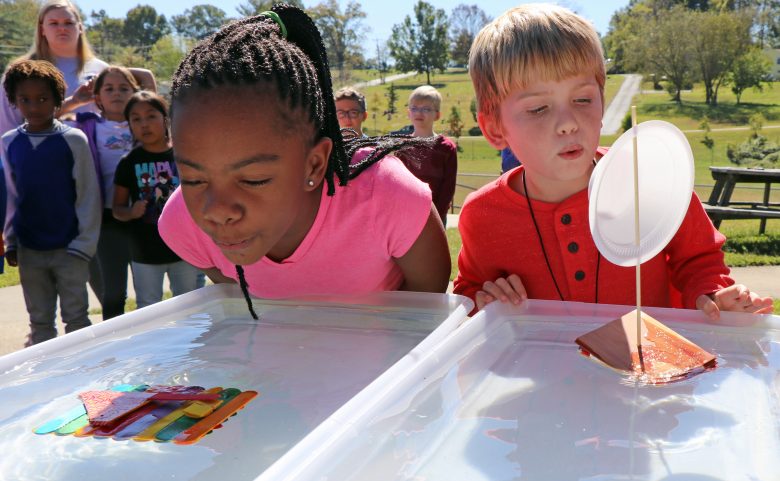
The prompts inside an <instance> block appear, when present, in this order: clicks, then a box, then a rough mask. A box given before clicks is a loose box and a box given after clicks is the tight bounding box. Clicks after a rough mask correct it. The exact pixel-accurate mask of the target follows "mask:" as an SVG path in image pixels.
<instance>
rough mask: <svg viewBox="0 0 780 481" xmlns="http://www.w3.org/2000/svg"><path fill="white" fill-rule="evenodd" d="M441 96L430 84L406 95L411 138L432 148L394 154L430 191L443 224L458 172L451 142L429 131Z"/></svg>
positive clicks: (439, 105)
mask: <svg viewBox="0 0 780 481" xmlns="http://www.w3.org/2000/svg"><path fill="white" fill-rule="evenodd" d="M440 109H441V94H440V93H439V91H438V90H436V89H435V88H433V87H431V86H430V85H423V86H422V87H417V88H416V89H415V90H414V91H413V92H412V93H411V95H409V104H408V112H409V120H410V121H411V122H412V126H413V127H414V132H412V137H433V138H434V145H433V149H422V148H418V149H408V150H406V151H404V152H398V153H397V154H396V155H397V156H398V158H400V159H401V160H402V161H403V163H404V164H405V165H406V167H407V168H408V169H409V170H410V171H411V172H412V173H413V174H414V175H415V177H417V178H418V179H420V180H422V181H423V182H425V183H426V184H428V186H429V187H430V188H431V193H432V194H433V204H434V205H435V206H436V211H437V212H438V213H439V217H441V221H442V223H443V224H444V225H445V226H446V225H447V210H448V209H449V207H450V204H451V203H452V197H453V195H454V194H455V177H456V175H457V173H458V149H457V147H456V146H455V143H454V142H453V141H452V140H450V139H448V138H447V137H445V136H443V135H437V134H436V133H435V132H434V131H433V124H434V122H436V121H437V120H439V118H441V111H440Z"/></svg>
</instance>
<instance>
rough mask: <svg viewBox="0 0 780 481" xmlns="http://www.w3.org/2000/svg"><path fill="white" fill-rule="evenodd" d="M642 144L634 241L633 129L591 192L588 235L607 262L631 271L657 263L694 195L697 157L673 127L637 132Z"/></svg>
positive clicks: (596, 175) (600, 169) (653, 125)
mask: <svg viewBox="0 0 780 481" xmlns="http://www.w3.org/2000/svg"><path fill="white" fill-rule="evenodd" d="M636 129H637V136H638V138H639V141H638V143H637V147H638V152H637V154H638V160H639V219H640V234H641V236H640V237H641V241H640V244H639V246H637V245H636V244H635V239H634V187H633V185H632V182H631V179H632V178H633V176H634V166H633V155H634V153H633V132H632V131H633V129H632V130H628V131H626V132H625V133H624V134H623V135H621V136H620V138H618V139H617V141H615V143H614V144H613V145H612V147H611V148H610V149H609V152H607V154H606V155H605V156H604V157H603V158H602V159H601V160H600V161H599V163H598V164H597V165H596V168H595V169H594V170H593V174H592V175H591V177H590V185H589V186H588V197H589V207H590V209H589V220H590V233H591V235H592V236H593V241H594V242H595V243H596V247H597V248H598V250H599V252H601V254H602V255H603V256H604V258H605V259H607V260H609V261H610V262H611V263H613V264H617V265H619V266H625V267H628V266H633V265H635V264H636V260H637V257H638V258H639V259H640V261H641V262H645V261H647V260H650V259H652V258H653V257H655V256H656V255H657V254H658V253H659V252H661V250H662V249H663V248H664V247H666V245H667V244H668V243H669V241H670V240H671V239H672V237H674V234H675V233H677V229H679V228H680V224H682V221H683V218H684V217H685V213H686V212H687V211H688V205H689V204H690V202H691V195H692V193H693V180H694V169H693V153H692V152H691V146H690V145H689V144H688V140H687V139H686V138H685V135H684V134H683V133H682V132H681V131H680V130H679V129H678V128H677V127H675V126H674V125H672V124H670V123H668V122H663V121H661V120H650V121H647V122H642V123H641V124H639V125H637V126H636Z"/></svg>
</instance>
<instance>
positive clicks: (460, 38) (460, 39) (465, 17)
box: [450, 3, 490, 65]
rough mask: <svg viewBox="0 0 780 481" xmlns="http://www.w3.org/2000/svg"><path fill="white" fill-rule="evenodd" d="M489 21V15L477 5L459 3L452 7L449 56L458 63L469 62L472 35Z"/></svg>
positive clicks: (474, 35)
mask: <svg viewBox="0 0 780 481" xmlns="http://www.w3.org/2000/svg"><path fill="white" fill-rule="evenodd" d="M489 22H490V17H488V15H487V14H486V13H485V12H484V11H483V10H482V9H481V8H479V7H478V6H477V5H466V4H463V3H461V4H460V5H458V6H457V7H455V8H454V9H452V15H451V16H450V34H451V38H450V41H451V43H452V45H451V49H450V56H451V57H452V60H453V61H454V62H455V63H456V64H458V65H466V64H468V63H469V48H471V44H472V42H474V37H476V36H477V33H479V31H480V30H482V27H484V26H485V25H487V24H488V23H489Z"/></svg>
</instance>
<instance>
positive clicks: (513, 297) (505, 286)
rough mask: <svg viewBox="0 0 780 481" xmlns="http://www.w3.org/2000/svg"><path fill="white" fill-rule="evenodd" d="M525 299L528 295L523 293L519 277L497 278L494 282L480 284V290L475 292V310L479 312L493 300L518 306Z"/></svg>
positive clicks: (513, 275)
mask: <svg viewBox="0 0 780 481" xmlns="http://www.w3.org/2000/svg"><path fill="white" fill-rule="evenodd" d="M526 299H528V294H527V293H526V292H525V286H523V282H522V281H521V280H520V276H518V275H517V274H511V275H510V276H508V277H506V278H504V277H499V278H498V279H496V281H495V282H491V281H487V282H485V283H484V284H482V290H481V291H477V295H476V299H475V300H476V301H477V309H479V310H481V309H482V308H483V307H485V306H486V305H488V304H490V303H491V302H493V301H495V300H499V301H501V302H511V303H512V304H514V305H518V304H520V303H521V302H522V301H524V300H526Z"/></svg>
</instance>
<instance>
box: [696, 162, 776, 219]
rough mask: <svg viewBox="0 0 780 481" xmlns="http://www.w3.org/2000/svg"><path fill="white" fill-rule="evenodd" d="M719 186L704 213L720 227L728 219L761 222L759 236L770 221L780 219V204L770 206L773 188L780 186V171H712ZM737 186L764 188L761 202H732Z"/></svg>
mask: <svg viewBox="0 0 780 481" xmlns="http://www.w3.org/2000/svg"><path fill="white" fill-rule="evenodd" d="M710 172H711V173H712V178H713V179H714V180H715V186H714V187H713V188H712V192H711V193H710V198H709V199H708V200H707V203H706V204H705V205H704V209H705V210H706V211H707V214H708V215H709V216H710V219H712V222H713V224H715V227H719V226H720V223H721V221H722V220H726V219H761V226H760V227H759V233H761V234H763V233H764V231H765V230H766V221H767V219H780V203H778V202H770V194H771V192H772V184H774V183H777V182H780V169H752V168H744V167H719V166H712V167H710ZM737 184H764V197H763V200H762V201H761V202H746V201H732V200H731V196H732V194H733V193H734V188H735V187H736V185H737Z"/></svg>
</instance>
